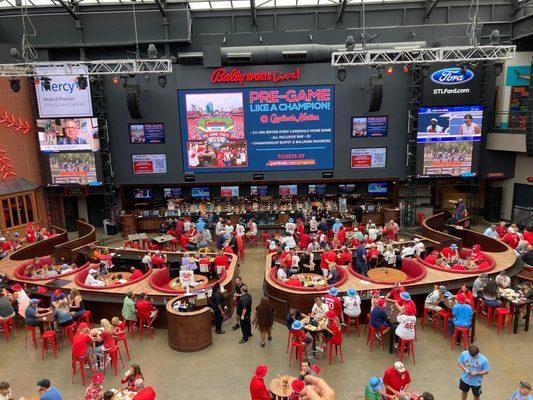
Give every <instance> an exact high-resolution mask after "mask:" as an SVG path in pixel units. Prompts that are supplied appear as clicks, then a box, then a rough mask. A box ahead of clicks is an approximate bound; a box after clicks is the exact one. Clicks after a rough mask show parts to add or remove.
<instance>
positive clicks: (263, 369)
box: [255, 364, 268, 378]
mask: <svg viewBox="0 0 533 400" xmlns="http://www.w3.org/2000/svg"><path fill="white" fill-rule="evenodd" d="M267 373H268V367H267V366H266V365H264V364H261V365H258V366H257V367H256V368H255V376H257V377H259V378H264V377H265V375H266V374H267Z"/></svg>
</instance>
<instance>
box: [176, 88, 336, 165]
mask: <svg viewBox="0 0 533 400" xmlns="http://www.w3.org/2000/svg"><path fill="white" fill-rule="evenodd" d="M178 98H179V105H180V120H181V130H182V142H183V159H184V169H185V172H229V171H268V170H278V171H283V170H300V169H331V168H333V120H334V118H333V115H334V110H333V107H334V87H333V86H331V85H330V86H298V87H278V88H246V89H220V90H209V91H207V90H180V91H178Z"/></svg>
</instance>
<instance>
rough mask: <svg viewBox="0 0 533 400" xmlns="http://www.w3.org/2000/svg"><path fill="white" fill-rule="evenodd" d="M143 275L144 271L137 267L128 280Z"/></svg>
mask: <svg viewBox="0 0 533 400" xmlns="http://www.w3.org/2000/svg"><path fill="white" fill-rule="evenodd" d="M141 276H143V273H142V272H141V270H140V269H135V271H133V273H132V274H131V275H130V277H129V278H128V281H132V280H134V279H137V278H140V277H141Z"/></svg>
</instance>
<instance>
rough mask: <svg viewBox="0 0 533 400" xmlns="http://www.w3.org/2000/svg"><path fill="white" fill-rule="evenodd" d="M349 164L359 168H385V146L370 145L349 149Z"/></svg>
mask: <svg viewBox="0 0 533 400" xmlns="http://www.w3.org/2000/svg"><path fill="white" fill-rule="evenodd" d="M351 165H352V168H354V169H359V168H385V166H386V165H387V148H386V147H370V148H359V149H351Z"/></svg>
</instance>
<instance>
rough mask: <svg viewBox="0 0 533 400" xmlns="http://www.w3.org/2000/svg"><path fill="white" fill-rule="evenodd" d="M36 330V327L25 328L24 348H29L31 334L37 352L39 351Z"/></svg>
mask: <svg viewBox="0 0 533 400" xmlns="http://www.w3.org/2000/svg"><path fill="white" fill-rule="evenodd" d="M36 329H37V327H36V326H28V325H25V326H24V348H27V343H28V332H31V340H32V341H33V346H34V347H35V350H37V333H36V332H35V330H36Z"/></svg>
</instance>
